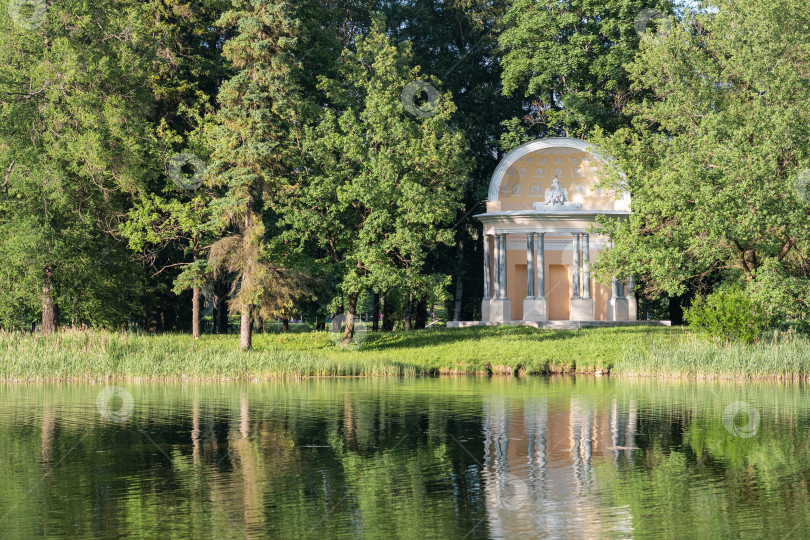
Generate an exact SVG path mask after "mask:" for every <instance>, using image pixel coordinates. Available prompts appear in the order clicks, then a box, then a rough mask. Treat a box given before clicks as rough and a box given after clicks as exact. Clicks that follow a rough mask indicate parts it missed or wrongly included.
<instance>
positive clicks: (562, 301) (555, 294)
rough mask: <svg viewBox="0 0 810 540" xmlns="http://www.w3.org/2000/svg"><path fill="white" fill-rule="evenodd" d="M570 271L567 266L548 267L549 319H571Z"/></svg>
mask: <svg viewBox="0 0 810 540" xmlns="http://www.w3.org/2000/svg"><path fill="white" fill-rule="evenodd" d="M568 274H569V269H568V265H565V264H550V265H548V285H547V288H548V292H547V293H546V297H547V298H548V319H549V320H550V321H567V320H570V318H571V305H570V300H571V283H570V281H569V279H568Z"/></svg>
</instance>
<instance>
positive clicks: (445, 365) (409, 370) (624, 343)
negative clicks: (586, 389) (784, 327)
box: [0, 326, 810, 381]
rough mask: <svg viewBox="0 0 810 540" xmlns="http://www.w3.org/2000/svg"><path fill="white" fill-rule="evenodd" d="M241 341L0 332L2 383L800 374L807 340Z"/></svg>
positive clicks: (506, 329) (614, 331)
mask: <svg viewBox="0 0 810 540" xmlns="http://www.w3.org/2000/svg"><path fill="white" fill-rule="evenodd" d="M238 343H239V337H238V336H236V335H226V336H211V335H206V336H203V337H202V338H201V339H199V340H196V341H195V340H194V339H192V338H191V336H189V335H183V334H163V335H151V334H135V333H112V332H102V331H88V332H79V331H63V332H61V333H59V334H58V335H53V336H42V335H39V334H34V335H31V334H19V333H17V334H0V379H3V380H17V381H19V380H42V379H51V380H60V379H101V378H108V377H115V378H130V379H183V378H194V379H230V378H247V379H254V378H258V379H265V378H273V377H310V376H400V375H405V376H415V375H436V374H486V373H496V374H498V373H515V372H520V373H526V374H542V373H563V372H566V373H567V372H576V373H592V372H595V371H599V370H601V371H606V372H607V371H609V372H611V373H613V374H623V375H642V376H644V375H651V376H688V377H700V376H724V377H725V376H728V377H763V378H764V377H805V376H807V375H809V374H810V342H809V341H808V340H807V338H805V337H795V336H792V337H791V336H788V337H781V338H778V339H766V340H763V341H762V342H761V343H759V344H757V345H750V346H746V345H730V346H723V345H720V344H716V343H709V342H706V341H704V340H702V339H699V338H697V337H696V336H694V335H693V334H692V333H690V332H688V331H685V330H683V329H680V328H667V327H624V328H585V329H582V330H577V331H574V330H538V329H535V328H529V327H523V326H500V327H476V328H465V329H452V330H451V329H446V328H436V329H428V330H420V331H411V332H390V333H388V332H386V333H375V334H369V335H368V337H367V340H366V341H365V343H363V345H362V347H360V348H359V349H357V350H346V349H342V348H339V347H337V346H336V345H335V344H334V343H333V342H332V340H331V339H330V338H329V335H328V334H327V333H326V332H303V331H292V332H289V333H268V334H257V335H255V337H254V350H252V351H250V352H248V353H243V352H240V351H239V350H238Z"/></svg>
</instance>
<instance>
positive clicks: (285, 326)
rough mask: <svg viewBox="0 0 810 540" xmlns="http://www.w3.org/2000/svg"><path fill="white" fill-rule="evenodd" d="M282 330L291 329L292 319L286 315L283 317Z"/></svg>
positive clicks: (287, 330)
mask: <svg viewBox="0 0 810 540" xmlns="http://www.w3.org/2000/svg"><path fill="white" fill-rule="evenodd" d="M281 331H282V332H289V331H290V319H287V318H286V317H285V318H284V319H281Z"/></svg>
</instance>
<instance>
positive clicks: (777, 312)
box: [746, 257, 810, 333]
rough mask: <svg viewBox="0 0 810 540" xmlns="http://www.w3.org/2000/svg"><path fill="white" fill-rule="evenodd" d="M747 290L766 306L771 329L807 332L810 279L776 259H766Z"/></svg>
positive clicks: (809, 307) (753, 297) (756, 300)
mask: <svg viewBox="0 0 810 540" xmlns="http://www.w3.org/2000/svg"><path fill="white" fill-rule="evenodd" d="M746 290H747V292H748V294H749V296H750V297H751V298H752V300H753V301H754V302H758V303H759V305H761V306H762V308H763V311H764V313H765V314H766V315H767V316H768V322H769V324H770V326H773V327H774V328H778V329H781V330H787V329H789V328H792V329H794V330H797V331H800V332H805V333H806V332H807V331H808V327H809V326H810V306H808V301H810V280H808V278H807V277H806V276H804V275H800V274H796V273H794V272H790V271H789V270H788V269H787V268H785V266H784V265H783V264H782V263H781V262H779V261H778V260H777V259H776V258H775V257H770V258H768V259H765V261H764V262H763V264H762V266H761V267H760V268H759V269H757V271H756V277H755V279H754V280H752V281H751V282H749V283H748V284H747V287H746Z"/></svg>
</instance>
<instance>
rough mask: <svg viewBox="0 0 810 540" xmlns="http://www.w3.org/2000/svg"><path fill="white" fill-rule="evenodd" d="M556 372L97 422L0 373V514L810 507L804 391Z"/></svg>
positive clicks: (85, 527) (726, 521) (776, 514)
mask: <svg viewBox="0 0 810 540" xmlns="http://www.w3.org/2000/svg"><path fill="white" fill-rule="evenodd" d="M564 381H567V382H563V381H551V382H549V381H548V380H541V379H537V380H532V381H530V382H528V383H524V384H523V385H517V384H514V382H510V383H508V384H507V383H499V382H497V381H488V380H478V381H470V382H465V383H459V382H453V383H452V385H450V384H448V382H447V381H421V382H419V383H418V384H417V383H412V384H405V385H400V386H397V387H394V386H393V385H394V384H395V383H393V382H390V381H388V382H386V381H376V382H374V381H371V382H369V381H366V382H362V383H361V382H353V383H352V382H341V381H329V382H326V381H315V382H311V383H302V384H301V385H295V384H290V383H284V384H282V383H279V384H274V385H267V386H246V385H241V386H239V385H220V386H216V385H212V386H211V387H196V388H195V387H179V388H178V387H158V388H151V387H144V388H142V389H140V390H139V392H140V393H136V403H137V404H138V406H137V409H136V415H135V416H134V417H133V418H132V419H131V420H130V421H129V422H127V423H126V424H122V425H118V424H113V423H111V422H107V421H104V420H103V419H101V418H100V417H99V415H98V411H96V410H95V406H94V399H95V394H96V393H97V391H98V389H99V387H97V386H96V387H93V386H88V387H86V388H85V389H83V390H82V389H81V388H79V387H72V388H67V387H64V388H56V389H54V388H51V387H42V388H36V387H33V388H32V387H29V388H28V389H21V388H19V387H15V388H13V389H9V388H0V467H2V470H3V471H5V472H6V476H7V478H6V480H7V481H6V482H4V484H3V487H2V488H0V509H3V512H0V514H2V513H5V511H6V510H5V509H9V508H12V509H14V510H16V511H14V512H13V513H12V514H11V515H10V517H8V518H6V519H5V520H4V521H3V522H2V523H0V526H2V527H3V528H4V530H5V531H6V532H7V534H8V536H11V537H28V536H32V535H35V534H48V535H57V534H76V535H78V536H87V537H97V536H117V535H120V532H121V531H130V533H131V535H135V536H137V535H141V536H147V537H148V536H160V537H165V538H171V537H190V536H193V537H198V536H199V537H210V536H215V537H222V538H228V537H240V538H241V537H251V538H252V537H264V536H273V537H302V536H305V535H308V536H314V537H321V536H334V535H361V536H363V535H365V536H385V535H390V536H426V534H425V531H426V530H430V531H432V533H433V534H434V535H435V536H441V537H458V536H464V534H467V532H469V531H472V534H471V535H470V537H483V536H526V535H529V536H537V535H538V533H539V535H543V534H544V533H545V534H547V535H550V536H557V535H559V534H563V533H564V532H565V531H568V532H571V533H572V534H577V535H579V536H604V535H611V536H627V535H629V534H639V533H641V534H643V533H649V534H665V533H666V532H667V531H678V530H685V529H684V527H689V530H701V531H704V530H705V531H706V532H707V534H708V533H710V532H713V533H722V532H724V531H725V532H727V531H733V532H738V533H742V532H746V533H747V532H750V531H754V532H755V533H761V535H765V533H766V532H767V531H768V530H774V531H781V532H783V533H784V534H786V533H787V532H789V529H790V528H791V527H793V526H795V525H796V524H797V523H800V522H802V520H806V519H808V518H810V511H809V510H808V509H807V508H808V505H806V502H807V501H808V500H810V487H809V486H810V473H808V471H809V470H810V467H808V465H810V463H808V446H809V445H810V438H809V436H808V422H807V410H808V407H810V399H808V397H807V393H806V392H805V391H804V390H803V389H802V388H778V387H777V388H776V389H770V390H769V389H768V388H767V387H765V388H760V389H759V390H757V391H754V390H750V388H749V390H747V391H746V392H747V393H744V394H741V393H740V388H739V387H737V386H731V385H728V386H723V385H719V386H712V387H711V391H707V390H706V389H705V388H704V389H702V390H701V387H700V386H699V385H682V386H678V385H669V386H668V385H651V384H649V383H648V382H640V383H635V382H610V383H604V382H602V383H596V382H593V381H592V380H589V379H585V380H584V381H583V380H581V379H580V380H579V381H576V382H575V381H572V380H564ZM588 381H591V382H588ZM449 386H452V388H449ZM738 400H744V401H747V402H750V403H756V404H758V405H759V406H760V408H761V411H762V425H761V426H760V433H759V434H758V436H757V437H754V438H751V439H740V438H736V437H734V436H733V435H731V434H730V433H728V431H727V430H726V429H725V427H724V426H723V424H722V411H723V409H724V407H725V406H726V405H727V404H728V403H731V402H733V401H738ZM147 436H148V438H147ZM152 441H154V444H153V442H152ZM32 487H33V488H34V489H33V490H32V489H31V488H32ZM521 490H523V491H521ZM29 491H30V493H29ZM521 496H523V497H524V499H525V500H522V501H521V500H520V498H521ZM19 501H22V503H21V504H19V505H18V506H17V507H14V505H15V504H17V503H18V502H19ZM788 525H789V527H788ZM768 528H770V529H768ZM4 534H5V533H4Z"/></svg>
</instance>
